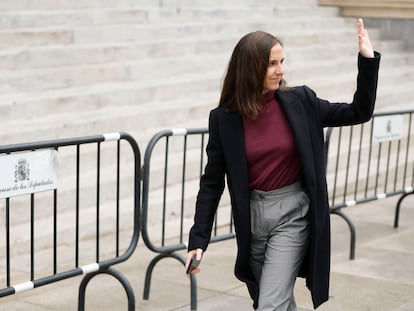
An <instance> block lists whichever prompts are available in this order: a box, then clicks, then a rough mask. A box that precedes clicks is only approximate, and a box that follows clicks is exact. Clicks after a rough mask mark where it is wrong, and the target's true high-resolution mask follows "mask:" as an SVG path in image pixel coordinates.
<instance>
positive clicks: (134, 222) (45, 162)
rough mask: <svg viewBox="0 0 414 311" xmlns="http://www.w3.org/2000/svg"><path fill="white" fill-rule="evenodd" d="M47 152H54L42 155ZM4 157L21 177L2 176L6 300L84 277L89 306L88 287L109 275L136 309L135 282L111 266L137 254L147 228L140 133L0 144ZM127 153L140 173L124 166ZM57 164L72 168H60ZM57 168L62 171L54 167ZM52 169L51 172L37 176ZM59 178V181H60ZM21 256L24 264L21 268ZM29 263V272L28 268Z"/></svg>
mask: <svg viewBox="0 0 414 311" xmlns="http://www.w3.org/2000/svg"><path fill="white" fill-rule="evenodd" d="M121 141H122V143H121ZM123 141H125V142H126V143H127V144H125V143H123ZM114 145H116V148H113V147H114ZM125 145H129V147H128V148H126V147H124V146H125ZM43 151H46V152H45V154H46V155H47V154H49V155H50V157H49V158H47V159H43V158H39V156H43V154H42V152H43ZM131 151H132V152H131ZM0 154H1V156H0V160H1V161H6V162H7V161H8V162H10V161H11V166H12V167H11V174H13V176H11V179H14V180H12V185H11V186H4V184H5V181H3V182H2V185H3V186H2V187H1V189H0V194H2V197H3V198H4V200H3V201H4V205H3V206H0V208H1V209H2V210H4V215H5V218H4V219H5V223H4V224H2V225H1V227H2V228H5V235H6V236H5V239H4V240H0V247H3V251H2V253H3V255H1V257H3V256H4V257H3V258H2V259H1V257H0V259H1V260H2V261H3V263H4V265H0V269H1V270H0V271H2V273H1V274H0V275H1V282H4V283H5V285H6V286H5V288H2V289H0V297H4V296H7V295H12V294H16V293H19V292H22V291H26V290H30V289H33V288H36V287H40V286H44V285H47V284H50V283H53V282H57V281H60V280H64V279H68V278H71V277H74V276H78V275H82V274H85V276H84V277H83V279H82V282H81V284H80V286H79V297H78V299H79V300H78V309H79V310H84V305H85V291H86V286H87V284H88V283H89V281H90V280H91V279H92V278H93V277H94V276H96V275H98V274H102V273H105V274H108V275H111V276H113V277H114V278H115V279H117V280H118V281H119V282H120V283H121V285H122V286H123V288H124V290H125V292H126V295H127V298H128V309H129V310H134V309H135V296H134V292H133V289H132V287H131V285H130V283H129V282H128V280H127V279H126V278H125V277H124V276H123V275H122V274H121V273H120V272H118V271H117V270H115V269H113V268H112V266H113V265H115V264H118V263H121V262H123V261H125V260H127V259H128V258H129V257H130V256H131V255H132V253H133V252H134V250H135V248H136V245H137V243H138V239H139V233H140V183H139V178H140V170H141V168H140V161H141V159H140V151H139V148H138V145H137V143H136V141H135V140H134V139H133V137H132V136H130V135H129V134H126V133H111V134H104V135H96V136H88V137H80V138H71V139H60V140H52V141H43V142H34V143H26V144H16V145H9V146H0ZM121 157H122V159H123V162H122V163H125V162H126V160H124V159H127V161H131V163H133V170H131V166H130V165H127V166H126V165H125V166H123V165H121ZM39 159H40V160H39ZM13 161H14V162H13ZM31 161H32V162H31ZM58 162H64V163H65V165H62V166H59V167H58V166H57V163H58ZM9 164H10V163H9ZM49 166H50V167H49ZM5 167H6V166H5V165H2V176H1V177H2V178H4V175H5V171H6V170H5ZM57 167H58V168H59V173H56V172H54V169H56V168H57ZM48 170H50V172H49V173H50V175H52V177H50V178H49V177H47V178H46V179H44V180H43V179H42V180H34V179H33V178H34V175H35V174H40V175H42V174H46V175H47V174H48V173H47V171H48ZM8 171H10V170H8ZM54 174H55V175H54ZM47 176H48V175H47ZM53 176H54V177H58V178H57V179H58V180H56V181H53ZM57 181H58V183H59V186H57ZM55 182H56V184H54V183H55ZM6 183H7V181H6ZM42 187H45V188H42ZM48 187H49V188H48ZM30 188H32V189H30ZM46 188H48V189H46ZM26 189H29V190H26ZM37 190H41V192H38V191H37ZM13 191H15V192H14V193H13ZM8 192H10V193H11V194H10V195H8V194H7V193H8ZM20 192H21V193H20ZM128 195H131V196H128ZM121 197H122V199H121ZM131 206H132V208H131ZM0 223H1V222H0ZM127 237H128V238H127ZM26 238H27V239H26ZM123 241H129V244H125V243H123ZM49 245H53V246H52V247H51V250H50V249H49ZM111 245H112V246H111ZM108 248H110V250H109V249H108ZM27 249H28V253H29V255H25V254H26V253H27V251H26V250H27ZM17 257H19V263H20V264H22V263H23V265H20V266H19V267H18V268H16V266H17V265H18V264H16V263H15V261H17V260H14V258H17ZM22 257H23V258H24V260H21V259H22ZM88 260H90V261H88ZM28 264H29V265H28ZM27 266H29V267H30V268H29V271H24V269H25V267H27ZM22 270H23V271H24V272H21V271H22ZM52 270H53V271H52ZM3 272H4V273H3ZM3 276H4V277H3ZM19 281H22V282H19ZM13 282H16V283H13ZM12 284H15V285H12Z"/></svg>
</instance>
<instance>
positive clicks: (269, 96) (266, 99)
mask: <svg viewBox="0 0 414 311" xmlns="http://www.w3.org/2000/svg"><path fill="white" fill-rule="evenodd" d="M274 98H275V91H274V90H273V91H268V92H266V93H264V94H263V99H264V103H265V104H266V103H268V102H270V101H272V100H273V99H274Z"/></svg>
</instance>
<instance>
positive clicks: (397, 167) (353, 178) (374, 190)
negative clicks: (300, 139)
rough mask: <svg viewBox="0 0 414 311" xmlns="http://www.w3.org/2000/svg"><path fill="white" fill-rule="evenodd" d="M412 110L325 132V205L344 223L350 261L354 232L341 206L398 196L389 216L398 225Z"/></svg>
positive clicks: (408, 177)
mask: <svg viewBox="0 0 414 311" xmlns="http://www.w3.org/2000/svg"><path fill="white" fill-rule="evenodd" d="M413 114H414V110H404V111H394V112H384V113H376V114H374V115H373V118H372V121H371V122H368V123H365V124H359V125H354V126H347V127H339V128H336V129H333V128H329V129H328V131H327V134H326V142H325V144H326V157H327V181H328V191H329V196H330V197H329V198H330V202H329V203H330V209H331V213H332V214H336V215H338V216H340V217H342V218H343V219H344V220H345V221H346V223H347V224H348V226H349V229H350V235H351V236H350V256H349V257H350V259H354V258H355V240H356V232H355V226H354V224H353V222H352V220H351V219H350V218H349V217H348V216H347V215H346V214H345V213H344V212H343V211H342V209H343V208H344V207H348V206H354V205H357V204H361V203H365V202H371V201H374V200H378V199H382V198H386V197H390V196H394V195H401V197H400V198H399V200H398V202H397V205H396V208H395V218H394V227H398V222H399V214H400V208H401V203H402V201H403V200H404V198H406V197H407V196H408V195H410V194H413V193H414V190H413V185H414V141H413V140H414V124H413V123H414V121H413Z"/></svg>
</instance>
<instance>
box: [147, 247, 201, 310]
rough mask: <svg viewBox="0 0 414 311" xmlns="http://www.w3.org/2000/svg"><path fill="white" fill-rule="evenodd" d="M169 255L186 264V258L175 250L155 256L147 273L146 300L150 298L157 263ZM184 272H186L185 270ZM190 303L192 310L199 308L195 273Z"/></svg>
mask: <svg viewBox="0 0 414 311" xmlns="http://www.w3.org/2000/svg"><path fill="white" fill-rule="evenodd" d="M168 257H171V258H175V259H177V260H178V261H179V262H181V263H182V264H183V265H184V266H185V258H184V257H183V256H181V255H180V254H176V253H174V252H173V253H166V254H159V255H157V256H155V257H154V258H153V259H152V260H151V262H150V263H149V265H148V267H147V271H146V273H145V282H144V294H143V299H144V300H148V299H149V295H150V288H151V278H152V272H153V270H154V267H155V265H156V264H157V263H158V262H159V261H160V260H161V259H163V258H168ZM183 274H184V271H183ZM183 277H184V276H183ZM190 303H191V310H197V278H196V276H195V275H193V274H190Z"/></svg>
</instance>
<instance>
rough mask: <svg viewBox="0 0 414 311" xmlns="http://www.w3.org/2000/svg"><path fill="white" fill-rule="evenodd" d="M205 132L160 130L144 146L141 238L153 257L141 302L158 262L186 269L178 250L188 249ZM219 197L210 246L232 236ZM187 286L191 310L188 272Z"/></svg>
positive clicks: (193, 307) (229, 219) (193, 298)
mask: <svg viewBox="0 0 414 311" xmlns="http://www.w3.org/2000/svg"><path fill="white" fill-rule="evenodd" d="M207 133H208V131H207V129H206V128H201V129H173V130H165V131H161V132H158V133H157V134H156V135H154V136H153V137H152V139H151V140H150V142H149V143H148V146H147V149H146V151H145V155H144V166H143V193H142V238H143V241H144V242H145V245H146V246H147V247H148V248H149V249H150V250H151V251H153V252H155V253H158V255H156V256H155V257H154V258H153V259H152V260H151V262H150V263H149V265H148V267H147V271H146V277H145V284H144V294H143V298H144V299H149V294H150V286H151V278H152V272H153V269H154V267H155V265H156V264H157V263H158V262H159V261H160V260H161V259H164V258H168V257H171V258H175V259H176V260H178V261H179V262H180V263H181V264H183V265H185V257H184V256H183V255H181V254H180V253H178V251H180V250H185V249H187V245H186V241H185V239H186V234H187V233H188V231H189V229H190V227H189V226H190V225H191V223H189V222H188V219H192V218H193V215H194V206H195V204H194V202H195V197H196V195H197V192H198V185H199V179H200V176H201V175H202V172H203V169H204V165H205V163H204V162H205V154H204V149H205V144H206V135H207ZM155 161H156V163H157V166H154V167H156V169H153V168H152V166H151V164H152V163H153V162H155ZM223 196H224V197H223V198H222V200H221V206H220V207H219V208H218V212H217V215H216V220H215V225H214V228H213V233H212V238H211V242H212V243H214V242H218V241H222V240H227V239H231V238H234V236H235V235H234V232H233V223H232V216H231V209H230V207H229V204H227V205H226V202H227V203H228V198H227V199H226V198H225V195H223ZM186 219H187V221H186ZM223 219H224V220H223ZM150 221H151V222H152V223H150ZM150 229H153V230H152V231H151V230H150ZM190 286H191V293H190V295H191V310H196V309H197V284H196V277H195V276H194V275H192V274H191V275H190Z"/></svg>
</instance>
